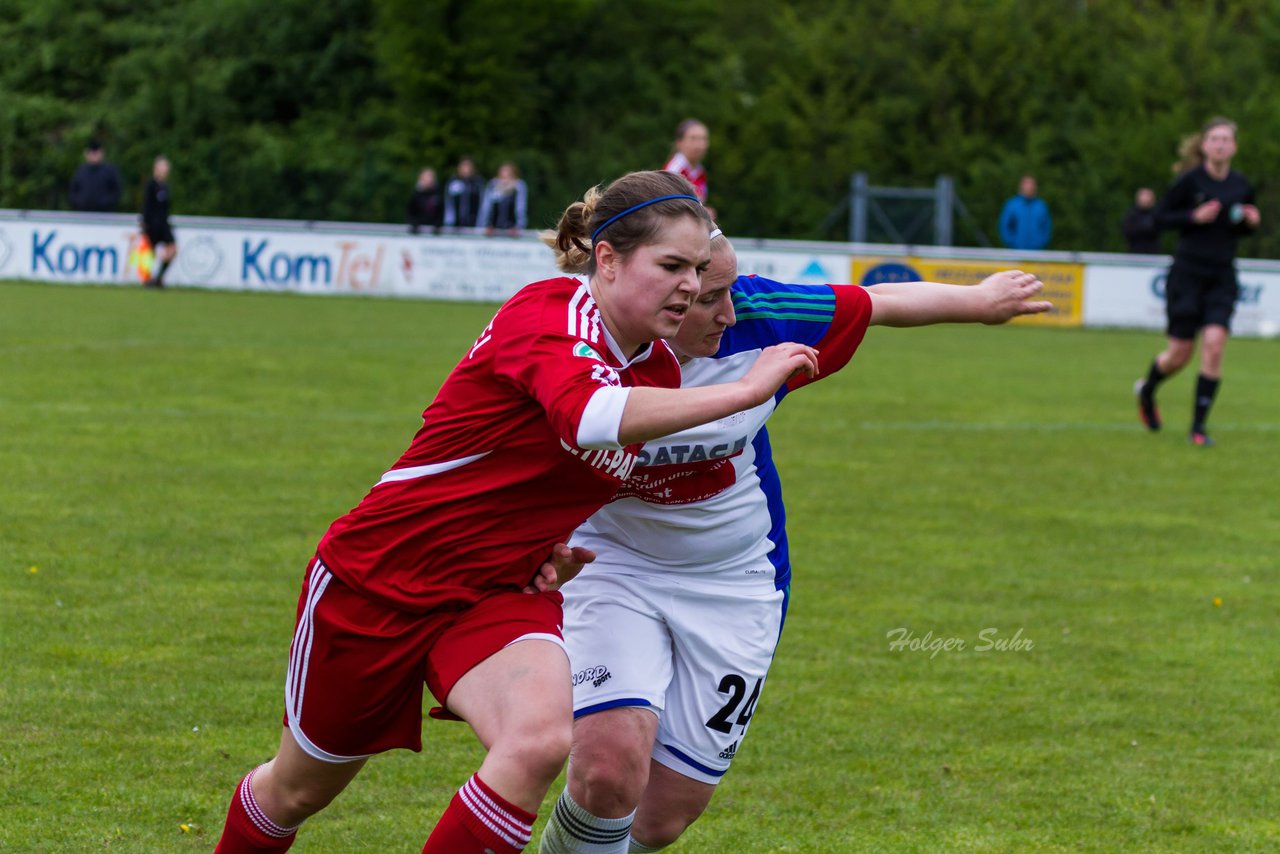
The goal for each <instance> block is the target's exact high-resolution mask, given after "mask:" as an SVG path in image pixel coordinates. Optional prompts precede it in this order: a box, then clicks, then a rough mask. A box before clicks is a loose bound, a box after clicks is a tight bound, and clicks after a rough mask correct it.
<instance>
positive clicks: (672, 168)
mask: <svg viewBox="0 0 1280 854" xmlns="http://www.w3.org/2000/svg"><path fill="white" fill-rule="evenodd" d="M662 169H663V171H665V172H676V173H678V174H680V175H683V176H684V177H685V178H687V179H689V183H690V184H692V185H693V189H694V190H696V191H697V193H698V200H699V201H700V202H702V203H703V204H704V205H705V204H706V203H707V170H706V169H705V168H703V166H702V164H698V165H697V166H694V165H693V164H692V163H690V162H689V158H687V157H685V156H684V155H683V154H681V153H680V152H678V151H677V152H676V153H675V154H673V155H671V159H670V160H668V161H667V165H666V166H663V167H662Z"/></svg>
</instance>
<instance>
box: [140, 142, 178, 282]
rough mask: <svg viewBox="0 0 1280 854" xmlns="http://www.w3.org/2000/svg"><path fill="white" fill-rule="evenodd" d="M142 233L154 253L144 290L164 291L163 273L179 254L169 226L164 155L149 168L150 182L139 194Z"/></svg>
mask: <svg viewBox="0 0 1280 854" xmlns="http://www.w3.org/2000/svg"><path fill="white" fill-rule="evenodd" d="M142 230H143V231H145V232H146V234H147V240H149V241H150V242H151V247H152V249H153V250H155V253H156V258H155V264H154V266H153V267H152V268H151V277H150V278H149V279H148V280H147V282H146V284H145V285H144V287H148V288H163V287H164V274H165V271H166V270H168V269H169V265H170V264H171V263H173V259H174V258H175V257H176V256H177V254H178V242H177V241H176V240H174V239H173V229H172V228H171V227H170V226H169V158H167V157H165V156H164V155H163V154H162V155H160V156H159V157H157V158H156V160H155V163H154V164H153V165H152V167H151V179H150V180H149V181H147V186H146V188H145V189H144V190H143V192H142Z"/></svg>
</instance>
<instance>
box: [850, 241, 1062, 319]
mask: <svg viewBox="0 0 1280 854" xmlns="http://www.w3.org/2000/svg"><path fill="white" fill-rule="evenodd" d="M1012 269H1017V270H1025V271H1026V272H1028V273H1034V274H1035V275H1036V276H1038V277H1039V278H1040V281H1042V282H1044V290H1043V291H1041V293H1040V297H1041V298H1042V299H1047V300H1048V301H1049V302H1051V303H1053V309H1052V310H1050V311H1049V312H1048V313H1046V314H1037V315H1030V316H1028V317H1018V318H1015V319H1014V320H1013V322H1014V323H1029V324H1036V325H1039V326H1080V325H1082V323H1083V320H1084V318H1083V305H1082V303H1083V299H1082V296H1081V294H1082V291H1083V290H1084V265H1083V264H1058V263H1046V262H1039V261H1025V262H1020V263H1019V262H1013V261H981V260H972V259H967V260H957V259H951V258H918V257H915V256H907V257H899V258H889V257H859V256H854V258H853V265H852V270H851V276H852V281H854V282H857V283H858V284H860V285H879V284H882V283H884V282H920V281H924V282H948V283H950V284H953V285H976V284H978V282H981V281H982V280H983V279H985V278H986V277H987V276H990V275H991V274H992V273H996V272H999V271H1000V270H1012Z"/></svg>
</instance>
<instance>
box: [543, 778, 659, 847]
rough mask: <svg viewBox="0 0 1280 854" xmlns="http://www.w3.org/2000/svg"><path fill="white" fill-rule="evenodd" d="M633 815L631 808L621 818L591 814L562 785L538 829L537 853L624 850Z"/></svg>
mask: <svg viewBox="0 0 1280 854" xmlns="http://www.w3.org/2000/svg"><path fill="white" fill-rule="evenodd" d="M635 817H636V814H635V812H634V811H633V812H632V813H631V815H625V816H623V817H622V818H600V817H599V816H595V815H592V814H591V813H589V812H587V811H586V810H584V809H583V808H582V807H581V806H579V805H578V803H577V802H576V801H574V799H573V798H572V797H570V796H569V789H568V788H567V787H566V788H565V790H564V792H563V793H561V795H560V800H558V801H556V806H555V809H553V810H552V811H551V819H550V820H549V821H548V822H547V827H546V829H545V830H543V831H542V841H541V842H540V843H539V844H538V851H539V852H540V854H626V851H627V840H628V839H629V838H630V836H631V822H632V821H634V820H635Z"/></svg>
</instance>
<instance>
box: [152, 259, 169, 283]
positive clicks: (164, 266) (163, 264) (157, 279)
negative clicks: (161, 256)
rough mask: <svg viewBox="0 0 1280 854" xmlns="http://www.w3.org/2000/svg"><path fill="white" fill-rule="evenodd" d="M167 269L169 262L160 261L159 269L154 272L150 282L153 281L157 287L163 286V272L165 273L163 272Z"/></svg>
mask: <svg viewBox="0 0 1280 854" xmlns="http://www.w3.org/2000/svg"><path fill="white" fill-rule="evenodd" d="M167 269H169V262H168V261H161V262H160V268H159V269H158V270H156V274H155V277H154V278H153V279H152V281H154V282H155V283H156V284H157V285H163V284H164V271H165V270H167Z"/></svg>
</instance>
